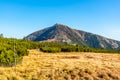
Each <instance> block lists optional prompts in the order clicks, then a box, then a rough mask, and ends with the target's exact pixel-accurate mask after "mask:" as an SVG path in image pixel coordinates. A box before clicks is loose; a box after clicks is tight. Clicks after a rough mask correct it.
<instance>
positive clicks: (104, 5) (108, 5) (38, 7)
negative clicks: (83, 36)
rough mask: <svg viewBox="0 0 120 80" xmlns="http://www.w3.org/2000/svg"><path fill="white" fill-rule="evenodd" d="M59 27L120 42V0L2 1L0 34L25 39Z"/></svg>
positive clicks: (0, 1) (0, 3)
mask: <svg viewBox="0 0 120 80" xmlns="http://www.w3.org/2000/svg"><path fill="white" fill-rule="evenodd" d="M56 23H60V24H64V25H68V26H69V27H71V28H74V29H78V30H83V31H87V32H91V33H95V34H99V35H102V36H105V37H108V38H112V39H115V40H119V41H120V0H0V33H3V35H4V36H5V37H16V38H23V37H24V36H27V35H28V34H30V33H32V32H35V31H37V30H40V29H43V28H45V27H49V26H52V25H54V24H56Z"/></svg>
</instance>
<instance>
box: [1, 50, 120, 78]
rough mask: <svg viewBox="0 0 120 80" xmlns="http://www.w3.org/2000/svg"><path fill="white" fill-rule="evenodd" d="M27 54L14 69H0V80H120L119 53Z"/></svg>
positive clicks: (33, 51)
mask: <svg viewBox="0 0 120 80" xmlns="http://www.w3.org/2000/svg"><path fill="white" fill-rule="evenodd" d="M29 52H30V54H29V56H25V57H24V58H23V61H22V63H21V64H18V65H17V66H16V67H0V80H120V54H103V53H81V52H71V53H55V54H52V53H43V52H39V51H38V50H29Z"/></svg>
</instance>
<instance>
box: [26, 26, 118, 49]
mask: <svg viewBox="0 0 120 80" xmlns="http://www.w3.org/2000/svg"><path fill="white" fill-rule="evenodd" d="M25 39H27V40H32V41H48V42H50V41H57V42H62V43H67V44H76V45H83V46H89V47H93V48H105V49H117V50H118V49H120V41H116V40H112V39H108V38H106V37H103V36H100V35H96V34H93V33H89V32H85V31H81V30H75V29H71V28H70V27H68V26H66V25H62V24H55V25H53V26H51V27H48V28H45V29H42V30H39V31H36V32H34V33H32V34H30V35H28V36H26V37H25Z"/></svg>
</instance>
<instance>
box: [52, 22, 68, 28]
mask: <svg viewBox="0 0 120 80" xmlns="http://www.w3.org/2000/svg"><path fill="white" fill-rule="evenodd" d="M53 26H54V27H57V28H63V27H68V26H66V25H63V24H58V23H56V24H54V25H53Z"/></svg>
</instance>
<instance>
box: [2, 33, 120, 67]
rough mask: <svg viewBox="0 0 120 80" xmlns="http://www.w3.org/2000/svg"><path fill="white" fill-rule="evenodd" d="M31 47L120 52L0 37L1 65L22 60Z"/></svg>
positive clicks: (9, 64)
mask: <svg viewBox="0 0 120 80" xmlns="http://www.w3.org/2000/svg"><path fill="white" fill-rule="evenodd" d="M29 49H39V50H40V51H42V52H48V53H58V52H96V53H120V50H106V49H100V48H89V47H87V46H79V45H68V44H64V43H54V42H32V41H29V40H24V39H15V38H4V37H3V36H2V35H1V37H0V66H14V65H15V64H16V63H19V62H21V61H22V58H23V56H27V55H28V54H29V52H28V50H29ZM15 62H16V63H15Z"/></svg>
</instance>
